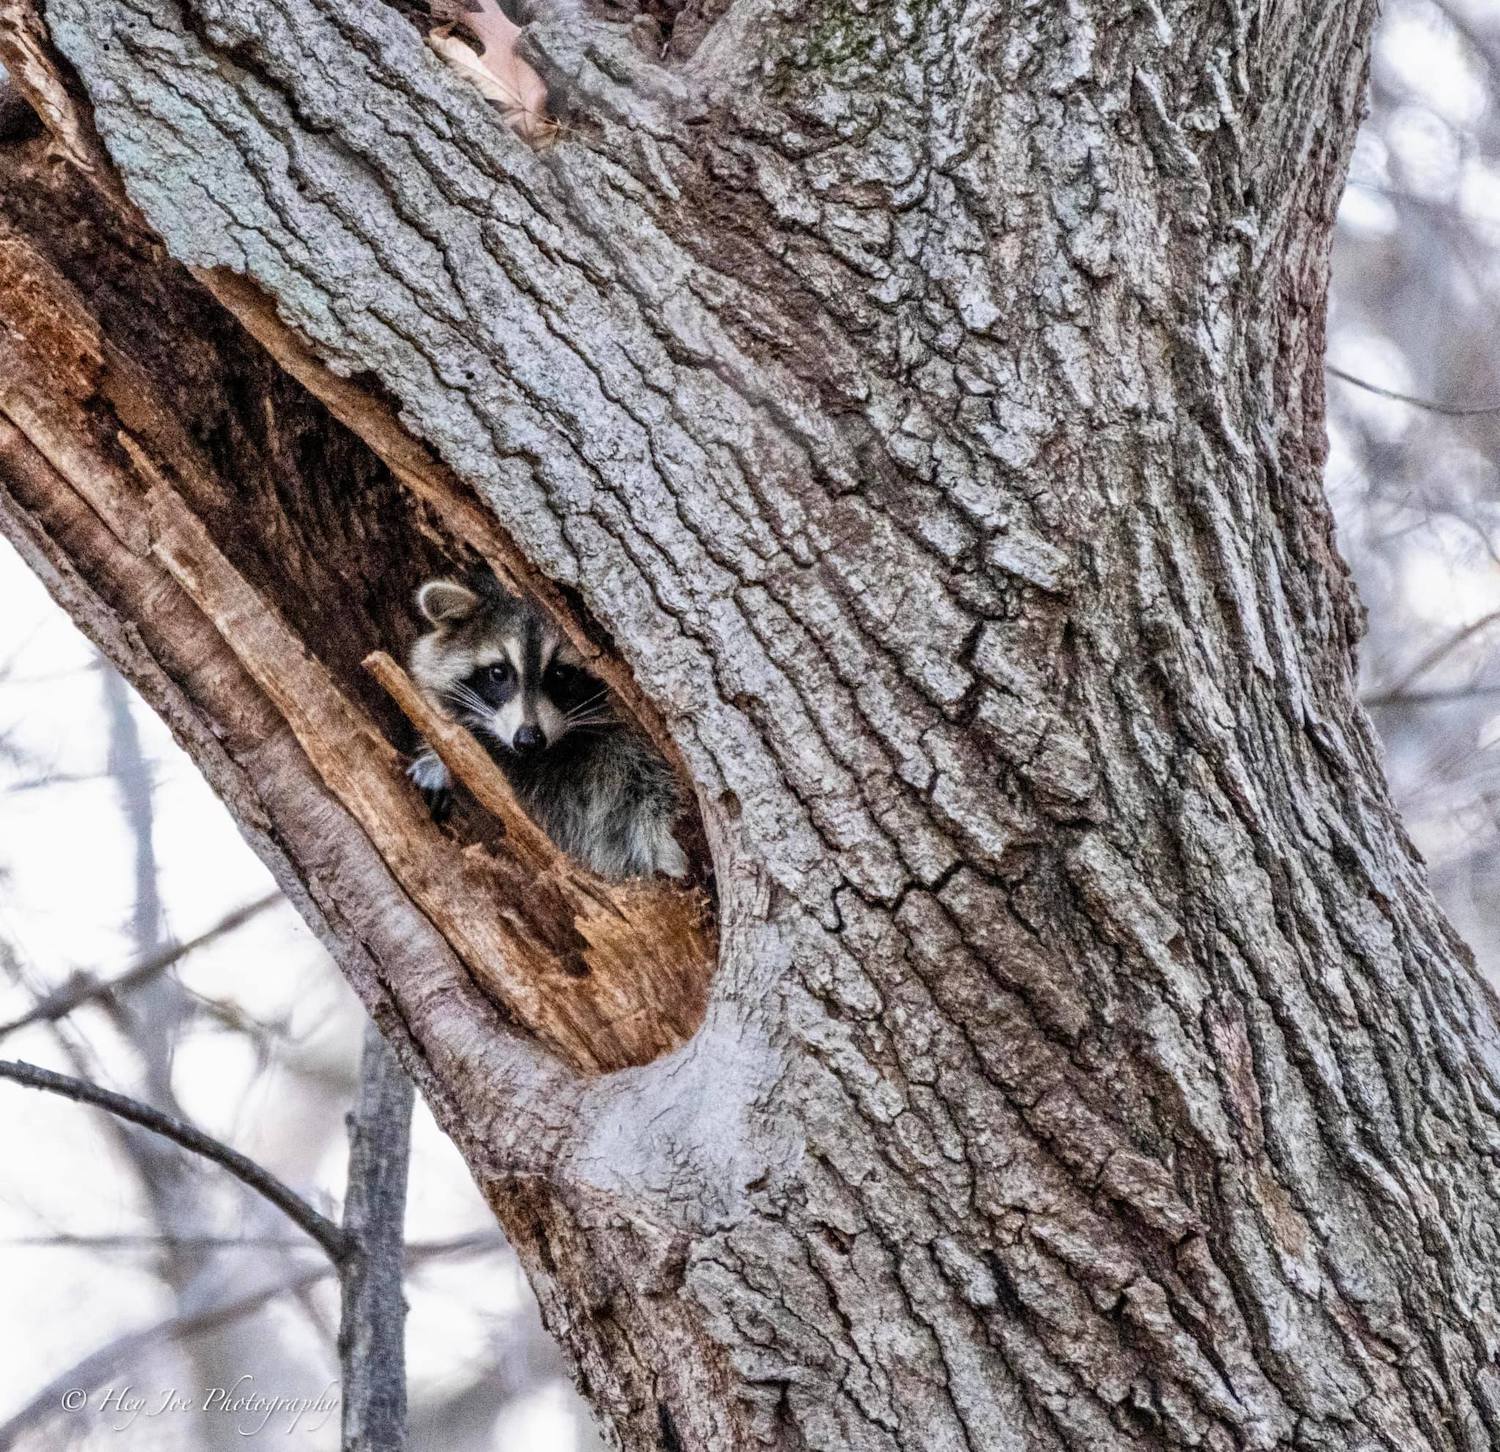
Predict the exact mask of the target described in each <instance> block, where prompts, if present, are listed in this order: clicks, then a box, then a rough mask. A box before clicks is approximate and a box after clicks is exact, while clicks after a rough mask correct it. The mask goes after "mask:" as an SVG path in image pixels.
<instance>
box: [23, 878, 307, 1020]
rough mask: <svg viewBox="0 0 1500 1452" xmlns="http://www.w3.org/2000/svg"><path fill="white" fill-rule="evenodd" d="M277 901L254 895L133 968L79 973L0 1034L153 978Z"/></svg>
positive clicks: (272, 895) (276, 895)
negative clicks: (106, 974) (104, 975)
mask: <svg viewBox="0 0 1500 1452" xmlns="http://www.w3.org/2000/svg"><path fill="white" fill-rule="evenodd" d="M281 901H282V896H281V894H280V893H279V892H271V893H267V894H266V895H265V897H262V898H257V899H256V900H255V901H254V902H252V903H247V904H245V906H244V907H239V908H236V909H235V910H234V911H233V912H232V913H229V914H227V915H226V916H225V917H223V918H221V919H220V920H219V921H218V922H217V923H215V924H214V926H213V927H211V928H210V929H208V931H207V932H205V933H200V934H199V935H198V936H197V937H196V938H192V939H189V941H187V942H186V943H178V944H175V945H174V946H172V947H170V948H164V949H163V950H162V951H161V952H160V953H153V954H152V955H151V956H150V957H148V958H143V959H142V960H141V961H140V962H139V963H137V964H136V965H135V966H134V967H133V968H127V969H126V970H125V972H123V973H122V974H120V976H119V977H118V978H110V979H98V978H93V977H90V976H89V975H87V974H83V975H80V976H79V977H77V978H75V979H74V980H73V981H72V982H71V983H68V984H66V985H65V986H64V987H62V988H59V989H58V990H57V992H55V993H49V994H48V995H47V996H46V997H45V998H43V999H42V1000H41V1001H40V1002H38V1003H37V1004H36V1006H35V1007H34V1008H32V1009H31V1010H30V1011H28V1012H27V1013H23V1014H22V1015H21V1016H20V1018H14V1019H12V1020H11V1021H10V1022H9V1023H6V1024H0V1038H5V1037H6V1036H7V1035H9V1034H13V1033H15V1031H16V1030H17V1029H22V1028H25V1027H27V1025H29V1024H34V1023H55V1022H56V1021H57V1020H58V1019H60V1018H66V1017H67V1016H68V1015H69V1014H70V1013H72V1012H73V1010H74V1009H76V1008H79V1007H81V1006H82V1005H83V1004H85V1003H89V1002H92V1001H93V1000H94V999H98V998H108V997H111V996H112V995H114V994H116V993H124V992H125V991H127V990H128V989H131V988H135V987H136V986H137V985H139V984H141V983H144V982H145V981H146V980H147V979H149V978H154V977H155V976H156V975H157V974H158V973H162V972H165V970H166V969H168V968H170V967H171V966H172V965H173V964H174V963H178V962H180V961H181V960H182V959H184V958H186V957H187V956H188V955H189V954H190V953H196V952H197V951H198V949H199V948H204V947H207V946H208V944H210V943H212V942H215V941H216V940H217V939H219V938H222V937H223V936H224V935H225V934H226V933H232V932H234V930H235V929H236V928H240V927H243V926H244V925H245V924H246V923H248V922H249V921H250V920H251V919H252V918H256V917H259V916H260V914H261V913H263V912H265V911H266V909H267V908H270V907H274V906H275V905H276V904H277V903H279V902H281Z"/></svg>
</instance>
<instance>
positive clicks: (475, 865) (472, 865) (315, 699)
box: [0, 228, 715, 1073]
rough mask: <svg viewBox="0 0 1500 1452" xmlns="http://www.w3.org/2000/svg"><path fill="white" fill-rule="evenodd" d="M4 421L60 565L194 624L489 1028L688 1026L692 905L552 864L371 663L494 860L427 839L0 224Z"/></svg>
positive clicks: (140, 372)
mask: <svg viewBox="0 0 1500 1452" xmlns="http://www.w3.org/2000/svg"><path fill="white" fill-rule="evenodd" d="M6 424H8V425H10V426H12V427H13V428H14V430H15V431H16V439H15V442H16V447H17V449H21V448H22V445H21V440H22V438H24V441H25V449H27V450H34V451H35V454H36V456H37V458H38V460H45V462H46V465H47V466H50V467H48V468H40V467H38V468H33V469H31V470H30V475H29V477H30V478H31V479H32V481H33V484H34V483H35V481H37V480H41V481H43V484H44V485H45V487H46V488H47V489H48V490H50V491H51V492H52V494H54V495H57V496H59V497H57V498H55V499H54V500H52V501H51V512H52V514H53V515H54V516H56V517H58V518H62V517H63V516H64V515H70V516H78V517H80V520H84V519H87V520H93V521H97V524H95V525H90V526H89V528H88V529H87V530H86V531H85V529H84V528H83V526H82V523H80V524H79V525H77V526H70V529H71V538H72V540H73V542H74V547H75V549H77V550H78V551H80V552H81V553H86V554H87V555H88V558H79V560H78V564H79V567H80V568H81V569H83V570H84V571H85V572H86V573H90V574H93V575H95V576H97V577H98V578H100V579H103V580H111V581H116V582H118V581H122V580H125V579H126V578H127V577H128V578H129V579H130V580H131V581H132V582H133V583H132V585H131V590H132V591H133V592H134V593H138V594H139V593H144V594H146V595H149V596H150V598H152V599H154V600H155V601H157V602H158V603H157V606H156V609H157V610H158V612H167V611H171V612H179V613H185V614H186V615H188V616H193V617H195V618H196V619H197V620H198V621H199V622H200V623H201V624H200V627H199V628H200V629H202V630H203V638H204V640H205V645H204V647H203V648H202V650H201V651H200V661H201V665H199V666H195V669H201V670H202V671H205V672H212V673H213V674H214V677H215V680H216V682H217V683H218V684H219V685H221V686H224V687H225V688H226V689H228V688H229V686H231V685H233V682H234V681H236V680H239V681H241V682H242V684H240V685H238V686H234V689H235V690H237V691H238V692H239V693H240V694H241V695H244V696H246V700H245V702H244V710H245V713H246V715H247V716H251V715H253V716H255V717H257V718H258V719H259V720H260V723H261V724H260V725H259V726H258V728H257V731H258V733H259V735H260V738H261V739H262V740H264V739H265V734H266V733H267V732H268V731H283V730H284V731H290V733H291V735H292V736H293V737H294V738H295V740H296V742H297V745H298V746H299V747H300V748H301V751H302V752H303V753H304V754H305V756H306V758H307V760H308V761H309V762H310V763H311V765H312V767H313V768H314V770H315V771H316V773H317V775H318V777H319V778H320V779H321V781H322V782H323V784H324V786H325V787H326V789H327V791H328V792H329V793H330V794H331V796H332V797H333V798H334V799H336V801H337V803H338V804H339V805H340V806H341V807H342V808H343V809H344V810H345V811H346V812H347V813H349V814H350V816H351V817H353V818H354V820H355V821H357V822H358V824H359V826H360V828H361V829H362V830H363V831H364V833H365V834H366V836H367V837H368V839H369V841H370V842H371V843H372V844H373V845H374V847H375V848H376V850H377V851H378V853H379V854H380V857H381V858H382V859H383V861H384V862H385V864H386V866H387V869H388V870H389V872H390V874H391V876H392V877H393V878H394V879H395V881H396V882H397V883H398V884H399V885H400V887H401V889H402V891H404V892H405V894H406V895H407V896H408V897H409V898H410V900H411V902H412V903H413V904H415V906H416V907H417V908H418V909H419V910H420V911H421V913H422V914H423V915H424V916H425V917H426V919H427V920H428V921H429V922H430V923H431V924H432V925H433V926H434V927H435V928H436V929H437V930H438V931H439V932H440V933H441V934H442V936H443V938H444V939H446V941H447V942H448V944H449V945H450V946H451V948H452V949H453V951H454V952H455V953H456V954H457V956H458V957H459V958H460V959H461V961H462V962H463V964H464V965H465V967H466V968H467V970H468V971H469V973H470V974H471V975H472V977H473V979H474V980H475V982H476V983H478V984H479V985H480V987H481V988H482V989H483V990H484V992H485V993H486V994H487V995H488V996H489V997H490V998H491V999H492V1000H493V1001H494V1002H495V1003H497V1004H498V1005H499V1006H500V1007H501V1008H502V1010H503V1011H504V1013H505V1014H506V1015H507V1016H508V1018H509V1019H510V1020H511V1021H513V1022H514V1023H515V1024H516V1025H517V1026H519V1027H520V1028H522V1029H523V1030H525V1031H527V1032H529V1033H531V1034H533V1035H535V1037H536V1038H537V1039H538V1040H540V1041H541V1042H543V1043H545V1044H546V1045H547V1046H549V1047H550V1048H551V1049H552V1050H554V1051H555V1052H556V1053H558V1054H559V1055H561V1056H562V1057H563V1058H564V1059H566V1060H567V1061H568V1062H569V1063H571V1064H572V1065H574V1066H575V1067H576V1068H578V1069H580V1070H582V1071H585V1072H590V1073H598V1072H603V1071H607V1070H613V1069H619V1068H624V1067H627V1066H630V1065H638V1064H644V1063H647V1062H649V1061H650V1060H652V1059H654V1058H657V1057H658V1056H660V1055H661V1054H663V1053H665V1052H668V1051H669V1050H671V1049H673V1048H675V1047H677V1046H678V1045H679V1044H681V1043H683V1042H684V1041H685V1040H686V1039H687V1038H688V1037H689V1036H690V1035H691V1034H692V1033H693V1032H694V1030H695V1029H696V1028H697V1026H698V1024H699V1022H700V1021H701V1019H702V1016H703V1012H704V1006H705V1003H706V997H707V984H708V978H709V975H710V972H711V970H712V964H713V961H714V954H715V937H714V928H713V914H712V910H711V907H710V904H709V901H708V899H707V897H706V895H705V894H704V893H703V892H702V891H701V890H698V889H685V888H682V887H680V886H678V885H676V884H669V883H667V882H665V881H650V882H647V881H641V882H631V883H622V884H616V883H608V882H605V881H603V880H602V879H599V878H596V877H594V876H592V875H591V874H589V873H588V872H586V871H584V870H583V869H581V868H580V867H578V866H577V865H576V864H575V863H573V862H571V861H570V860H569V859H568V858H567V857H565V856H564V855H563V854H561V853H559V852H558V850H557V849H556V848H555V847H554V846H553V844H552V843H551V842H550V840H549V839H548V838H547V837H546V836H545V835H544V834H543V833H542V832H541V831H540V829H539V828H538V827H536V825H535V824H534V823H532V822H531V820H530V818H529V817H527V816H526V814H525V812H524V811H523V810H522V809H521V807H520V806H519V804H518V803H517V802H516V801H515V799H514V797H513V796H512V795H511V793H510V789H509V785H508V783H507V782H506V781H505V779H504V777H503V775H502V774H501V773H500V772H499V770H498V769H497V768H496V767H495V765H494V763H493V762H491V761H490V760H489V758H488V757H487V756H486V754H485V753H484V751H483V749H482V748H481V747H480V746H479V745H478V743H477V742H475V741H474V740H473V738H472V737H469V736H468V734H467V733H465V732H463V731H462V730H460V729H459V728H457V727H455V726H453V725H452V724H451V723H448V722H446V721H444V720H443V719H442V718H441V717H439V716H438V715H437V713H436V712H434V711H432V710H431V708H430V707H429V706H428V705H427V703H426V702H425V701H424V700H423V698H422V697H421V696H420V694H419V693H418V692H417V690H416V688H415V687H414V686H413V685H412V683H411V682H410V680H408V679H407V677H406V675H405V673H404V672H403V671H402V670H401V669H400V667H399V666H397V665H396V664H395V662H394V661H392V660H391V659H390V658H389V657H388V656H384V655H379V654H377V655H376V656H373V657H371V659H370V661H369V662H368V668H369V669H370V670H371V672H372V673H373V674H374V675H375V677H376V678H377V679H378V680H379V682H380V683H381V685H382V686H384V687H385V689H386V690H387V691H388V692H389V693H390V694H391V696H392V697H393V698H394V699H395V700H396V702H397V703H398V704H399V705H400V706H401V708H402V709H403V710H404V711H405V712H406V714H407V715H408V716H409V717H411V719H412V720H413V722H414V724H416V726H417V727H418V728H419V729H420V730H421V731H422V732H423V733H424V734H425V735H426V736H427V738H428V740H429V741H431V742H432V744H433V745H434V747H435V748H436V749H437V750H438V752H439V753H440V755H441V756H442V757H443V759H444V761H445V762H446V763H447V764H448V766H449V767H450V769H451V770H452V771H453V772H454V774H455V775H456V776H457V777H458V778H459V779H460V780H461V781H463V782H464V783H465V784H466V785H467V786H468V787H469V789H470V790H471V791H472V792H473V794H474V796H475V797H476V799H477V800H479V801H480V802H481V804H483V805H484V806H486V807H487V808H488V809H489V810H490V811H491V812H492V813H494V815H495V816H497V817H498V818H499V820H500V821H501V823H502V824H503V825H504V828H505V837H504V840H503V842H502V843H501V844H500V846H499V848H498V849H495V850H492V849H490V848H488V847H485V846H482V845H479V844H474V845H469V846H465V845H463V844H461V843H458V842H456V841H454V840H453V839H452V838H451V837H450V836H449V835H448V834H447V833H445V832H444V831H443V830H442V829H441V828H439V827H438V826H437V825H436V824H434V823H433V822H432V820H431V818H430V817H429V815H428V812H427V810H426V807H425V804H424V803H423V801H422V799H421V797H420V794H419V793H418V792H417V791H416V789H415V788H414V787H412V786H411V785H410V783H408V782H407V780H406V779H405V776H404V771H403V766H404V763H403V760H402V758H401V757H400V756H399V754H398V753H397V752H396V751H395V749H394V748H393V747H392V746H391V745H390V744H389V743H388V742H387V741H386V739H385V737H384V736H383V735H382V733H381V731H380V729H379V727H378V726H377V724H376V722H375V721H374V719H373V718H372V717H371V715H370V714H369V713H368V711H367V710H366V709H365V708H364V707H363V706H362V705H361V704H360V703H359V699H358V695H359V693H358V690H357V689H356V687H357V685H358V680H357V677H358V671H357V669H356V670H354V672H353V674H354V676H355V678H356V679H355V680H354V681H350V680H347V679H343V678H341V677H340V676H339V675H337V674H336V673H335V671H334V670H333V669H332V668H331V667H330V665H329V664H328V663H325V661H324V660H322V659H321V658H320V657H319V655H318V653H317V644H318V643H317V642H316V641H314V640H308V639H304V638H303V637H302V636H301V635H299V634H298V633H297V631H296V630H295V629H294V628H293V626H292V625H291V624H289V623H288V619H287V618H286V617H285V616H284V614H283V612H282V611H281V610H280V609H279V608H278V601H277V600H274V599H272V598H268V597H267V595H266V594H265V593H264V592H263V591H262V590H261V589H260V588H258V587H257V584H256V583H254V582H252V580H251V579H250V578H248V577H247V576H246V575H245V574H244V573H242V571H241V570H240V569H239V568H238V567H237V566H236V563H235V561H234V560H233V559H232V558H231V557H230V554H229V553H228V552H227V550H228V548H229V546H230V543H231V542H230V540H229V539H228V537H227V536H222V537H217V538H216V537H215V534H214V533H213V528H215V527H216V528H218V529H219V530H220V531H223V530H226V529H230V528H240V527H243V520H240V521H238V523H237V522H236V520H235V516H234V515H233V514H229V515H227V516H225V515H222V514H218V515H216V514H214V513H213V512H212V511H208V512H206V513H205V512H200V508H199V507H197V501H199V500H209V499H216V498H233V497H234V488H233V481H230V480H226V479H225V478H223V477H222V476H220V475H217V474H216V473H215V472H214V468H213V465H212V464H211V463H210V462H209V460H208V458H207V457H206V455H205V454H204V453H203V452H202V451H201V450H200V449H199V447H198V446H197V444H196V443H195V442H194V441H193V440H192V439H191V438H190V437H189V436H188V434H187V433H186V431H185V430H184V429H183V428H182V427H181V425H180V424H179V423H178V421H177V420H176V418H175V417H174V415H173V412H172V409H171V406H170V402H169V401H168V400H166V399H164V398H163V397H161V396H160V395H159V394H158V392H157V389H156V386H155V384H154V382H153V379H152V377H151V376H150V375H149V374H148V373H147V372H146V371H145V370H144V369H143V368H142V367H141V366H139V365H138V364H137V363H135V362H134V361H133V360H132V359H131V358H129V357H127V356H126V355H125V354H124V353H123V352H122V351H121V350H119V349H118V348H117V347H116V346H115V345H114V344H113V343H112V341H111V340H110V338H109V337H108V336H107V334H106V331H105V330H104V329H103V328H102V327H101V325H100V324H99V322H98V320H97V319H96V318H95V317H94V316H93V315H92V313H91V312H90V309H89V305H88V304H87V303H86V302H85V301H84V300H83V298H82V297H81V296H80V294H79V293H78V292H77V291H76V290H75V289H74V288H73V287H72V286H71V285H70V284H69V283H68V282H67V281H66V280H65V279H64V278H63V276H62V275H61V274H60V273H59V272H58V271H57V270H56V268H55V267H54V266H53V265H52V264H51V262H49V261H48V260H47V259H46V258H45V257H43V256H42V255H41V254H40V253H39V252H38V251H37V250H36V249H35V248H34V247H33V246H32V245H31V243H30V242H29V241H28V240H27V239H25V238H23V237H20V236H18V235H16V234H14V233H7V232H6V231H5V230H4V229H3V228H0V425H6ZM382 442H383V443H384V444H385V445H386V447H387V449H390V448H391V447H392V441H391V440H390V439H389V438H384V439H383V440H382ZM28 457H29V456H28ZM41 503H42V501H37V504H38V506H40V505H41ZM470 508H475V512H476V513H477V512H478V511H477V508H476V507H475V506H473V505H470ZM97 525H102V526H103V528H102V529H101V528H98V527H97ZM85 536H86V537H87V549H86V550H85V549H84V544H83V541H84V540H85ZM208 625H211V626H212V630H211V631H209V630H206V626H208ZM179 634H181V632H179ZM346 673H347V672H346ZM277 718H279V723H280V724H279V725H278V724H277ZM267 722H269V723H270V724H269V725H267V724H266V723H267Z"/></svg>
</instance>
